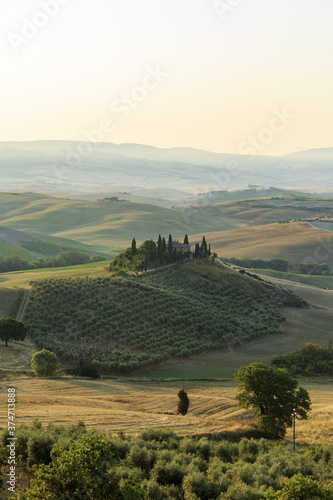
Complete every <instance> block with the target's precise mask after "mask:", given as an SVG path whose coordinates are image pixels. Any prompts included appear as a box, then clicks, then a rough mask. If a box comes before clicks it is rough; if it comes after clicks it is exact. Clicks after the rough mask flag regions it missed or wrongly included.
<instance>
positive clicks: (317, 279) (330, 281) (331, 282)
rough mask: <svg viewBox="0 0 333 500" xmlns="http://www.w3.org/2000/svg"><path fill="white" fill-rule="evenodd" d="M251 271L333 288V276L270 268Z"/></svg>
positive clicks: (319, 286)
mask: <svg viewBox="0 0 333 500" xmlns="http://www.w3.org/2000/svg"><path fill="white" fill-rule="evenodd" d="M249 272H251V273H252V272H254V273H257V274H262V275H263V276H270V277H272V278H279V279H282V280H288V281H293V282H295V283H304V285H309V286H315V287H317V288H323V289H324V290H333V276H311V275H305V274H294V273H284V272H281V271H273V270H270V269H249Z"/></svg>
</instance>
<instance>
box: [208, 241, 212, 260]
mask: <svg viewBox="0 0 333 500" xmlns="http://www.w3.org/2000/svg"><path fill="white" fill-rule="evenodd" d="M211 255H212V252H211V249H210V243H209V245H208V256H209V257H210V256H211Z"/></svg>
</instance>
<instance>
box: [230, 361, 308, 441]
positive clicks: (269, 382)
mask: <svg viewBox="0 0 333 500" xmlns="http://www.w3.org/2000/svg"><path fill="white" fill-rule="evenodd" d="M235 379H236V380H238V381H239V382H240V384H239V392H238V393H237V394H236V399H238V401H239V403H240V404H241V406H243V408H247V409H249V408H250V409H252V410H253V411H254V413H255V414H256V418H257V423H258V428H259V429H260V430H261V431H263V432H264V433H265V434H266V435H267V436H269V437H271V438H273V439H282V438H283V437H284V436H285V433H286V430H287V427H291V425H292V418H293V417H292V414H293V410H294V409H295V410H296V413H297V418H298V419H300V420H301V419H306V418H307V414H308V412H309V410H310V397H309V394H308V392H307V391H306V390H305V389H303V388H302V387H299V385H298V381H297V380H296V379H294V378H293V377H292V376H291V375H290V374H289V373H288V372H287V371H286V370H284V369H281V368H272V367H270V366H267V365H265V364H264V363H252V364H250V365H248V366H242V367H241V368H240V369H239V370H238V372H237V373H236V375H235Z"/></svg>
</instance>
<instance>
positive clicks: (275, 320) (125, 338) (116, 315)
mask: <svg viewBox="0 0 333 500" xmlns="http://www.w3.org/2000/svg"><path fill="white" fill-rule="evenodd" d="M211 272H214V274H215V275H216V276H217V278H215V279H216V281H215V282H212V280H207V278H209V274H210V273H211ZM200 273H201V274H200ZM203 276H206V278H205V279H203ZM219 280H220V281H219ZM233 280H234V283H233V284H231V283H232V281H233ZM282 305H297V306H302V301H300V300H299V299H297V298H296V296H294V295H293V294H292V293H291V292H289V293H288V292H286V291H282V290H281V289H278V288H276V287H274V286H273V285H269V284H265V283H261V282H260V283H259V282H258V283H257V282H256V281H255V280H252V279H251V283H249V278H247V277H242V276H240V275H239V274H238V273H236V272H234V271H232V270H226V269H225V268H224V267H223V266H217V267H216V266H215V265H214V264H213V263H203V262H201V263H194V264H193V265H192V263H188V264H187V265H184V266H183V267H181V268H180V269H177V270H166V271H164V272H162V273H154V274H153V273H150V274H147V275H141V276H128V275H126V274H124V275H121V274H120V275H117V276H113V277H103V278H102V277H98V278H89V277H86V278H81V279H80V278H78V279H67V280H66V279H60V280H59V279H58V280H45V281H40V282H35V283H32V291H31V295H30V300H29V304H28V308H27V311H26V314H25V319H26V327H27V329H28V330H29V332H30V334H31V335H32V337H33V339H34V341H35V342H36V343H37V345H38V347H40V348H45V349H48V350H50V351H54V352H55V353H56V354H57V355H59V356H61V357H62V359H63V360H64V361H67V362H68V363H70V362H72V361H74V362H75V363H76V365H86V364H90V363H91V362H92V361H93V362H94V366H95V367H96V368H97V369H98V370H99V371H100V372H101V373H107V372H111V373H112V372H113V373H128V372H130V371H133V370H138V369H142V368H147V367H149V366H153V365H156V364H159V363H161V362H163V361H166V360H168V359H170V358H188V357H189V356H191V355H193V354H198V353H201V352H203V351H210V350H215V349H225V348H227V347H228V346H236V345H239V344H241V343H243V342H245V341H249V340H252V339H255V338H258V337H261V336H263V335H268V334H272V335H274V334H278V333H280V329H279V324H280V323H281V322H282V321H283V316H282V314H281V313H280V311H279V307H280V306H282Z"/></svg>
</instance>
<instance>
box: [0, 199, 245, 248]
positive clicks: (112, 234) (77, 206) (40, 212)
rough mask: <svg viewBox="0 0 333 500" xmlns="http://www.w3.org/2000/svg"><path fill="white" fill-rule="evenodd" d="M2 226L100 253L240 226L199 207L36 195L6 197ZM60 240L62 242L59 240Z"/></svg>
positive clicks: (0, 206)
mask: <svg viewBox="0 0 333 500" xmlns="http://www.w3.org/2000/svg"><path fill="white" fill-rule="evenodd" d="M0 225H1V226H3V227H5V228H10V229H14V230H16V231H24V232H26V233H28V234H30V235H32V236H35V237H37V238H41V237H43V238H45V237H50V236H52V237H56V238H62V239H65V240H67V242H68V240H75V241H77V242H79V243H83V244H87V245H91V247H92V248H94V250H95V251H104V252H106V253H110V252H113V251H114V249H115V248H117V247H118V249H119V247H124V246H128V244H129V242H130V241H131V240H132V238H133V237H135V238H137V240H138V241H140V240H145V239H150V238H154V239H155V238H156V237H157V236H158V234H159V233H164V234H167V235H168V234H170V233H172V235H174V236H175V237H184V234H185V233H189V232H192V233H197V232H201V231H204V230H210V231H214V230H223V229H234V228H236V227H240V226H241V225H242V224H238V223H237V221H236V222H234V221H233V220H231V219H228V218H227V217H224V216H223V215H219V214H217V215H216V216H215V217H214V218H212V217H211V216H210V214H205V213H202V214H201V213H198V210H197V209H196V208H195V207H190V208H187V209H173V208H164V207H158V206H155V205H148V204H142V203H131V202H128V201H112V200H104V201H95V202H92V201H80V200H69V199H62V198H53V197H50V196H45V195H39V194H34V193H1V194H0ZM57 241H58V240H57Z"/></svg>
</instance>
